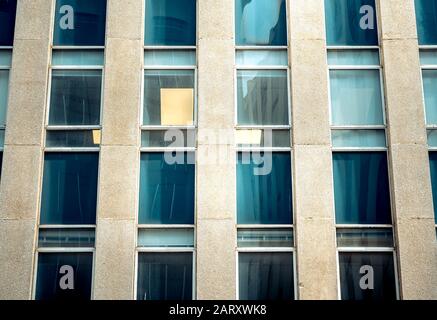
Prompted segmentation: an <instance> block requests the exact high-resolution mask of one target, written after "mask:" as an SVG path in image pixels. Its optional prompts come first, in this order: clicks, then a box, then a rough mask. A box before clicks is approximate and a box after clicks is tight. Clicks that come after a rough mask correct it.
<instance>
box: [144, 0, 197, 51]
mask: <svg viewBox="0 0 437 320" xmlns="http://www.w3.org/2000/svg"><path fill="white" fill-rule="evenodd" d="M145 44H146V45H149V46H153V45H167V46H195V45H196V0H146V24H145Z"/></svg>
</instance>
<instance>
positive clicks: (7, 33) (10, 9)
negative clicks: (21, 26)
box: [0, 0, 17, 46]
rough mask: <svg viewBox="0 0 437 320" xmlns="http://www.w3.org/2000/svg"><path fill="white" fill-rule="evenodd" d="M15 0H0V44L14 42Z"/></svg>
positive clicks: (4, 44) (9, 44) (10, 44)
mask: <svg viewBox="0 0 437 320" xmlns="http://www.w3.org/2000/svg"><path fill="white" fill-rule="evenodd" d="M16 11H17V0H0V46H12V45H13V43H14V30H15V14H16Z"/></svg>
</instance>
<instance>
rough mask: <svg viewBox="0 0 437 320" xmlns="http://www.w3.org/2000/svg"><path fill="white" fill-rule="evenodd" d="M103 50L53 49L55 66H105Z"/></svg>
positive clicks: (53, 63)
mask: <svg viewBox="0 0 437 320" xmlns="http://www.w3.org/2000/svg"><path fill="white" fill-rule="evenodd" d="M103 61H104V53H103V50H89V49H88V50H53V53H52V65H54V66H103Z"/></svg>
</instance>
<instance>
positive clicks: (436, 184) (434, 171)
mask: <svg viewBox="0 0 437 320" xmlns="http://www.w3.org/2000/svg"><path fill="white" fill-rule="evenodd" d="M429 164H430V169H431V185H432V198H433V202H434V217H435V221H436V224H437V152H434V151H432V152H430V153H429Z"/></svg>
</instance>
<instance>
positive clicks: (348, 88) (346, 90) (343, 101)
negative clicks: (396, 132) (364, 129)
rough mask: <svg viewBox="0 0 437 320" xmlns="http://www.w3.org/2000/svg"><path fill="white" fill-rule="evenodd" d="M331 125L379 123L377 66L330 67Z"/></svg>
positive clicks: (378, 75)
mask: <svg viewBox="0 0 437 320" xmlns="http://www.w3.org/2000/svg"><path fill="white" fill-rule="evenodd" d="M329 75H330V83H331V114H332V115H331V116H332V124H333V125H383V124H384V117H383V113H382V110H383V109H382V93H381V80H380V73H379V70H330V72H329Z"/></svg>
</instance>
